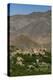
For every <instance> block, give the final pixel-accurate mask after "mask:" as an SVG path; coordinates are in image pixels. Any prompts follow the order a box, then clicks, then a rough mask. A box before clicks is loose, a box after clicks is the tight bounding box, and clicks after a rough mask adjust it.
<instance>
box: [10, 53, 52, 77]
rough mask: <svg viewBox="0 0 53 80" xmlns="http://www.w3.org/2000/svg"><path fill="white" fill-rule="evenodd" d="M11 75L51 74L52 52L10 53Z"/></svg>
mask: <svg viewBox="0 0 53 80" xmlns="http://www.w3.org/2000/svg"><path fill="white" fill-rule="evenodd" d="M9 73H10V76H26V75H42V74H51V53H50V52H45V55H44V56H43V55H40V54H39V55H35V54H33V55H32V56H30V54H27V55H26V54H25V55H23V54H22V53H21V54H19V53H17V54H15V55H14V56H11V55H10V69H9Z"/></svg>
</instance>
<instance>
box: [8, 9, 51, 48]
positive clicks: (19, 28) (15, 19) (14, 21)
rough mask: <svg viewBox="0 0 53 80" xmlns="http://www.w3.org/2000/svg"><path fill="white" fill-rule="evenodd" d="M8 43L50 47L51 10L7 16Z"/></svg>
mask: <svg viewBox="0 0 53 80" xmlns="http://www.w3.org/2000/svg"><path fill="white" fill-rule="evenodd" d="M9 19H10V20H9V23H10V32H9V33H10V45H14V46H17V47H18V48H21V47H22V48H30V47H46V48H47V49H51V11H47V12H33V13H31V14H28V15H14V16H10V17H9Z"/></svg>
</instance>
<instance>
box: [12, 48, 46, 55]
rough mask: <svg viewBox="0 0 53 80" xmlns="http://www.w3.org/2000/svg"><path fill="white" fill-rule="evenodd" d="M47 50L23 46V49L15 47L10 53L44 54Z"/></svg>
mask: <svg viewBox="0 0 53 80" xmlns="http://www.w3.org/2000/svg"><path fill="white" fill-rule="evenodd" d="M46 51H47V49H46V48H25V49H20V48H19V49H16V50H15V51H13V52H11V55H15V54H23V55H27V54H29V55H30V56H32V55H33V54H35V55H39V54H40V55H45V52H46Z"/></svg>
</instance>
